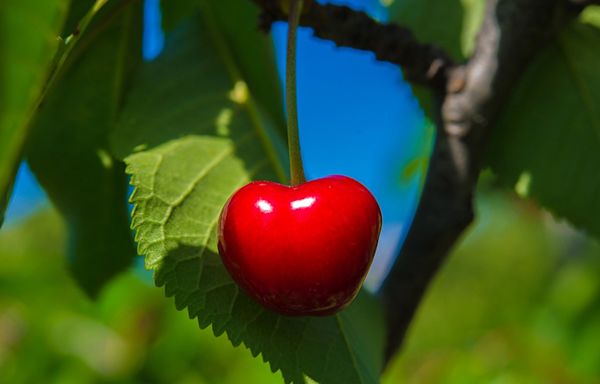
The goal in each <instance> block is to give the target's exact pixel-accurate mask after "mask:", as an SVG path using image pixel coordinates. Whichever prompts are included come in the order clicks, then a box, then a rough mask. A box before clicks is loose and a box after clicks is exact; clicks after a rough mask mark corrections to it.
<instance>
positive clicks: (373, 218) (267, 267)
mask: <svg viewBox="0 0 600 384" xmlns="http://www.w3.org/2000/svg"><path fill="white" fill-rule="evenodd" d="M380 230H381V211H380V209H379V205H378V204H377V201H376V200H375V198H374V197H373V195H371V193H370V192H369V191H368V190H367V188H365V187H364V186H363V185H362V184H360V183H359V182H358V181H356V180H353V179H351V178H349V177H345V176H329V177H325V178H322V179H318V180H314V181H310V182H307V183H304V184H301V185H298V186H293V187H289V186H285V185H281V184H277V183H273V182H268V181H255V182H252V183H250V184H248V185H246V186H244V187H242V188H241V189H239V190H238V191H237V192H236V193H235V194H233V196H232V197H231V198H230V199H229V201H228V202H227V203H226V204H225V207H224V208H223V212H222V213H221V217H220V222H219V253H220V254H221V258H222V260H223V263H224V264H225V267H226V268H227V270H228V271H229V273H230V275H231V276H232V278H233V279H234V280H235V281H236V282H237V283H238V285H239V286H240V287H242V289H244V291H246V293H248V294H249V295H250V296H251V297H252V298H254V299H255V300H256V301H258V302H259V303H260V304H262V305H263V306H264V307H266V308H269V309H271V310H274V311H276V312H279V313H281V314H284V315H289V316H306V315H312V316H325V315H330V314H333V313H335V312H337V311H339V310H340V309H342V308H344V307H345V306H347V305H348V304H349V303H350V302H351V301H352V299H354V297H356V295H357V294H358V291H359V289H360V286H361V285H362V282H363V280H364V279H365V276H366V275H367V272H368V270H369V267H370V265H371V262H372V261H373V255H374V253H375V248H376V246H377V239H378V237H379V231H380Z"/></svg>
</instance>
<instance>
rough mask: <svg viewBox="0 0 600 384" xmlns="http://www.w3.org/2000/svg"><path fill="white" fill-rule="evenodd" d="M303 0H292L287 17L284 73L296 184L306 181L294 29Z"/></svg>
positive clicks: (294, 182) (289, 145) (292, 170)
mask: <svg viewBox="0 0 600 384" xmlns="http://www.w3.org/2000/svg"><path fill="white" fill-rule="evenodd" d="M302 3H303V0H292V1H291V6H290V14H289V19H288V41H287V61H286V73H285V102H286V109H287V123H288V149H289V153H290V176H291V184H292V185H298V184H302V183H304V182H305V181H306V177H305V176H304V166H303V164H302V154H301V152H300V137H299V134H298V109H297V101H296V29H297V28H298V22H299V21H300V14H301V13H302Z"/></svg>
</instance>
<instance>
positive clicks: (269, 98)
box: [161, 0, 287, 156]
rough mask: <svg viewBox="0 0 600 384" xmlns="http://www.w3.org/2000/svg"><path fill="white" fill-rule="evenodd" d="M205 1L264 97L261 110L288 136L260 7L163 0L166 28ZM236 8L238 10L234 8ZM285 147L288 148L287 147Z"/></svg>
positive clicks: (237, 0)
mask: <svg viewBox="0 0 600 384" xmlns="http://www.w3.org/2000/svg"><path fill="white" fill-rule="evenodd" d="M203 5H204V6H209V7H210V9H211V14H212V15H213V17H214V23H215V24H216V25H217V26H218V27H219V30H220V31H221V34H222V36H221V37H222V39H223V40H224V42H225V43H226V44H227V45H228V46H230V47H231V50H230V54H231V56H232V57H231V60H233V61H234V62H236V63H238V64H239V65H237V66H236V67H237V70H239V72H240V75H241V76H242V77H243V78H244V81H245V82H246V83H247V84H248V87H249V88H250V90H251V91H252V94H253V95H254V96H255V98H256V99H257V100H260V101H261V105H260V106H259V107H260V109H261V111H264V113H267V114H268V115H269V119H270V120H272V121H273V122H274V123H275V126H274V128H275V129H276V130H278V133H279V134H280V135H281V136H282V137H284V138H285V137H286V136H287V132H286V130H285V116H284V113H283V111H284V110H283V103H282V100H281V91H279V90H280V89H281V84H280V81H279V77H278V76H277V67H276V65H275V56H274V53H273V42H272V41H271V38H270V36H269V35H268V34H265V33H259V32H258V31H257V29H258V20H259V9H258V8H257V7H256V6H254V5H253V4H252V3H251V2H250V1H247V0H192V1H190V0H169V1H163V2H162V3H161V8H162V11H163V19H164V23H163V25H165V29H167V30H170V29H172V28H174V27H175V26H176V25H177V24H178V23H181V21H182V20H186V19H189V17H190V15H194V12H193V11H195V10H198V9H200V8H201V7H202V6H203ZM232 9H235V12H231V10H232ZM279 150H281V148H280V149H279ZM283 151H284V152H285V151H286V149H285V148H283ZM286 156H287V155H286Z"/></svg>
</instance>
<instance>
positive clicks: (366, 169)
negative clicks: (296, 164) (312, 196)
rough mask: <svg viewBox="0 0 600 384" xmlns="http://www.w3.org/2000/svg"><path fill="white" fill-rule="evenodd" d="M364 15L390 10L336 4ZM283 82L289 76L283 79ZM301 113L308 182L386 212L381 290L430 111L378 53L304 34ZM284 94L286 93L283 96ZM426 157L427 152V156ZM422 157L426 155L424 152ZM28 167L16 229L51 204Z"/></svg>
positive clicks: (16, 202) (153, 22)
mask: <svg viewBox="0 0 600 384" xmlns="http://www.w3.org/2000/svg"><path fill="white" fill-rule="evenodd" d="M331 2H332V3H338V4H346V5H350V6H353V7H355V8H357V9H361V10H365V11H367V12H369V13H371V15H373V16H374V17H376V18H378V19H380V20H382V19H385V17H386V12H385V8H383V7H382V6H381V5H379V2H378V1H376V0H353V1H331ZM157 7H158V0H146V2H145V20H146V24H145V29H144V38H145V40H144V57H145V58H147V59H150V58H153V57H155V56H156V55H157V54H159V53H160V49H161V48H162V44H163V42H164V36H162V33H161V31H160V28H159V26H160V15H159V14H158V13H157V12H156V10H157ZM286 32H287V25H286V24H285V23H277V24H275V25H274V27H273V41H274V44H275V48H276V52H277V60H278V66H279V70H280V74H283V72H284V65H285V34H286ZM282 81H283V78H282ZM297 81H298V85H297V88H298V112H299V124H300V139H301V146H302V152H303V157H304V162H305V168H306V172H307V176H308V177H309V178H311V179H313V178H318V177H322V176H326V175H331V174H345V175H348V176H351V177H354V178H356V179H357V180H359V181H361V182H362V183H364V184H365V185H366V186H367V187H368V188H369V189H370V190H371V192H373V194H374V195H375V197H376V198H377V200H378V201H379V204H380V206H381V208H382V212H383V218H384V225H383V230H382V235H381V239H380V244H379V247H378V250H377V254H376V259H375V262H374V265H373V267H372V268H371V271H370V273H369V277H368V278H367V286H368V287H370V288H371V289H375V288H376V287H377V286H378V285H379V283H380V282H381V280H382V278H383V277H384V275H385V273H386V272H387V270H388V268H389V266H390V264H391V262H392V261H393V257H394V256H395V255H396V254H397V250H398V249H399V246H400V244H401V242H402V240H403V239H404V237H405V235H406V231H407V229H408V227H409V225H410V221H411V220H412V216H413V214H414V210H415V208H416V203H417V195H418V189H419V183H420V178H421V177H422V175H418V174H417V175H416V176H415V177H412V178H410V179H406V178H403V177H402V176H401V175H402V171H403V169H404V167H405V166H406V165H407V164H408V163H409V162H410V161H411V160H412V159H413V158H414V157H415V156H417V155H419V150H418V148H420V147H421V146H422V145H421V143H422V140H424V137H425V135H426V134H425V128H424V127H425V122H424V117H423V113H422V111H421V110H420V108H419V106H418V105H417V102H416V101H415V99H414V97H413V96H412V93H411V90H410V88H409V87H408V85H407V84H406V83H405V82H404V81H403V79H402V74H401V72H400V70H399V69H398V68H397V67H396V66H394V65H391V64H388V63H382V62H378V61H376V60H375V59H374V56H373V54H372V53H369V52H360V51H356V50H352V49H349V48H337V47H335V45H334V44H333V43H331V42H328V41H323V40H319V39H316V38H314V37H312V33H311V31H310V30H307V29H304V28H302V29H301V30H300V31H299V33H298V68H297ZM282 92H283V90H282ZM420 152H423V150H420ZM421 155H423V154H421ZM47 204H48V203H47V201H46V199H45V195H44V193H43V191H42V190H41V189H40V188H39V186H38V185H37V183H36V181H35V178H34V177H33V176H32V175H31V173H30V172H29V169H28V167H27V166H25V165H24V166H22V167H21V169H20V171H19V173H18V176H17V180H16V183H15V189H14V191H13V197H12V199H11V202H10V205H9V208H8V212H7V225H12V224H14V223H16V222H18V221H20V219H22V218H23V217H26V216H27V215H30V214H31V213H33V212H35V211H36V210H38V209H39V208H40V207H42V206H44V205H47Z"/></svg>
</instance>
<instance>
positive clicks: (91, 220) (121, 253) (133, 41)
mask: <svg viewBox="0 0 600 384" xmlns="http://www.w3.org/2000/svg"><path fill="white" fill-rule="evenodd" d="M82 39H83V40H82V41H81V44H79V46H78V47H81V48H82V49H79V50H75V51H74V54H73V55H72V56H74V57H73V58H72V60H68V61H67V62H66V64H65V65H66V66H67V67H68V68H67V70H66V73H65V74H64V76H63V77H62V79H61V81H60V82H59V83H57V84H56V86H55V88H54V89H53V90H52V92H50V93H49V94H48V95H47V98H46V100H45V102H44V105H43V107H42V108H41V109H40V111H39V115H38V117H37V120H36V123H35V124H34V126H33V127H32V132H31V137H30V140H29V142H28V146H27V158H28V161H29V164H30V165H31V169H32V170H33V172H34V173H35V175H36V177H37V178H38V180H39V181H40V183H41V184H42V186H43V187H44V189H45V190H46V192H47V193H48V195H49V197H50V199H51V200H52V202H53V203H54V204H55V205H56V207H57V208H58V209H59V210H60V212H61V214H62V215H63V216H64V217H65V219H66V221H67V224H68V227H69V237H70V244H69V249H68V254H69V259H70V260H69V261H70V266H71V270H72V273H73V276H74V278H75V279H76V280H77V281H78V283H79V284H80V285H81V287H82V288H83V289H84V290H85V291H86V292H87V293H88V294H90V295H92V296H94V295H96V294H97V293H98V292H99V290H100V289H101V288H102V286H103V284H104V283H105V282H106V281H108V280H109V279H110V278H112V277H113V276H114V275H115V274H117V273H118V272H121V271H122V270H124V269H125V268H126V267H128V266H129V265H130V264H131V262H132V260H133V257H134V256H135V248H134V246H133V241H132V239H131V234H130V230H129V220H128V217H127V206H126V196H127V178H126V176H125V172H124V168H125V167H124V164H123V163H122V162H120V161H117V160H116V159H114V158H113V157H112V156H111V155H110V153H109V150H108V134H109V132H110V131H111V129H112V127H113V126H114V122H115V118H116V114H117V112H118V110H119V106H120V102H121V95H122V93H123V92H124V89H125V87H126V84H127V79H128V78H129V75H130V73H131V71H132V69H133V68H134V67H135V65H136V63H138V62H139V60H140V55H141V53H140V41H141V9H140V6H139V4H138V3H136V2H132V3H130V4H127V5H125V6H122V5H119V4H118V2H112V3H109V5H107V6H106V7H105V8H104V9H103V10H102V11H100V12H99V13H98V14H97V15H96V17H95V19H94V21H93V22H92V24H91V26H90V30H89V33H88V34H86V36H84V37H83V38H82Z"/></svg>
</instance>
